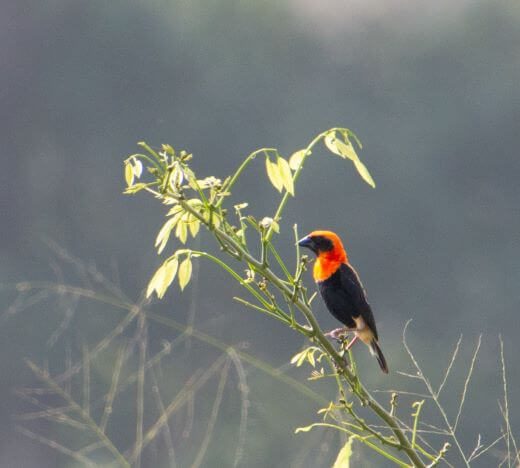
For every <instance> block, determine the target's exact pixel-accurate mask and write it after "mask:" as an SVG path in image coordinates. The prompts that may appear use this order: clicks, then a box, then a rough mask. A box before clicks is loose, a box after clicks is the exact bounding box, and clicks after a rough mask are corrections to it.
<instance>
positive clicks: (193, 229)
mask: <svg viewBox="0 0 520 468" xmlns="http://www.w3.org/2000/svg"><path fill="white" fill-rule="evenodd" d="M188 226H189V228H190V233H191V235H192V237H197V234H198V233H199V229H200V221H199V220H198V219H192V220H191V221H190V223H189V224H188Z"/></svg>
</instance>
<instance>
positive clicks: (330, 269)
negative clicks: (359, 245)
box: [311, 231, 348, 281]
mask: <svg viewBox="0 0 520 468" xmlns="http://www.w3.org/2000/svg"><path fill="white" fill-rule="evenodd" d="M312 235H322V236H325V237H327V238H328V239H330V240H331V241H332V244H333V248H332V250H327V251H325V252H319V254H318V257H317V258H316V262H315V263H314V270H313V276H314V281H325V280H326V279H327V278H329V277H330V276H331V275H333V274H334V273H335V272H336V270H337V269H338V268H339V267H340V266H341V264H342V263H348V257H347V252H345V249H344V248H343V244H342V243H341V239H340V238H339V237H338V236H337V235H336V234H334V233H333V232H330V231H315V232H314V233H312V234H311V236H312Z"/></svg>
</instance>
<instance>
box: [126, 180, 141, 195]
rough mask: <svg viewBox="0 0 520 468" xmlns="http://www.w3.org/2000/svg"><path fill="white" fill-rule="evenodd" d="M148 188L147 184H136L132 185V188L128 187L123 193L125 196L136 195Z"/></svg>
mask: <svg viewBox="0 0 520 468" xmlns="http://www.w3.org/2000/svg"><path fill="white" fill-rule="evenodd" d="M145 187H146V184H143V183H138V184H134V185H132V186H131V187H127V188H126V189H125V190H124V192H123V193H125V194H127V195H128V194H134V193H137V192H140V191H141V190H143V189H144V188H145Z"/></svg>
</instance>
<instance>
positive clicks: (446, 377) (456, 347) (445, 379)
mask: <svg viewBox="0 0 520 468" xmlns="http://www.w3.org/2000/svg"><path fill="white" fill-rule="evenodd" d="M461 343H462V334H461V335H460V336H459V339H458V341H457V344H456V345H455V350H454V351H453V354H452V356H451V361H450V364H449V365H448V368H447V369H446V372H445V373H444V378H443V379H442V382H441V384H440V385H439V388H438V390H437V393H436V396H437V398H439V395H440V394H441V391H442V389H443V387H444V385H445V384H446V381H447V380H448V376H449V375H450V372H451V368H452V367H453V364H454V363H455V359H456V357H457V354H458V352H459V348H460V344H461Z"/></svg>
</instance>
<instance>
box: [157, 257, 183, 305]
mask: <svg viewBox="0 0 520 468" xmlns="http://www.w3.org/2000/svg"><path fill="white" fill-rule="evenodd" d="M178 266H179V260H178V259H177V257H174V258H172V259H171V260H168V261H166V262H165V263H164V265H163V270H164V272H163V274H162V278H161V279H162V281H161V282H158V283H157V287H156V291H157V297H158V298H159V299H162V298H163V296H164V293H165V292H166V291H167V290H168V288H169V286H170V284H172V281H173V280H174V278H175V275H176V274H177V268H178Z"/></svg>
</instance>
